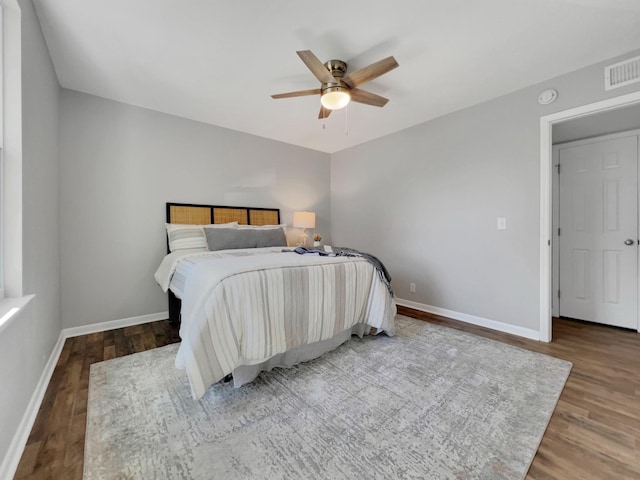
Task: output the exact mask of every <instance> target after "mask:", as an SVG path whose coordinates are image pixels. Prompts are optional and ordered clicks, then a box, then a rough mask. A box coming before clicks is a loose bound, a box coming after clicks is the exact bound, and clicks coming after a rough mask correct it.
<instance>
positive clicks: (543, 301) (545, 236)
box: [539, 91, 640, 342]
mask: <svg viewBox="0 0 640 480" xmlns="http://www.w3.org/2000/svg"><path fill="white" fill-rule="evenodd" d="M631 105H640V91H636V92H633V93H628V94H626V95H620V96H618V97H613V98H608V99H606V100H602V101H599V102H595V103H591V104H587V105H582V106H579V107H575V108H571V109H568V110H564V111H561V112H556V113H552V114H550V115H545V116H542V117H540V243H539V248H540V250H539V252H540V256H539V258H540V276H539V278H540V290H539V305H540V310H539V312H540V330H539V340H540V341H542V342H550V341H551V340H552V320H553V317H552V314H553V305H552V297H553V295H552V285H553V281H552V277H553V274H552V272H553V264H552V248H551V247H552V245H551V243H552V241H553V234H552V228H553V226H552V218H553V208H552V205H553V181H552V179H553V170H554V169H553V155H552V138H553V136H552V133H553V129H554V126H557V125H560V124H562V123H564V122H568V121H570V120H577V119H580V118H587V117H590V116H591V115H594V114H597V113H604V112H611V111H613V110H617V109H620V108H623V107H627V106H631ZM639 296H640V295H639ZM639 331H640V330H639Z"/></svg>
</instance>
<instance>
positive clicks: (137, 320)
mask: <svg viewBox="0 0 640 480" xmlns="http://www.w3.org/2000/svg"><path fill="white" fill-rule="evenodd" d="M168 318H169V312H158V313H149V314H147V315H140V316H139V317H129V318H121V319H120V320H110V321H108V322H101V323H92V324H90V325H83V326H81V327H71V328H65V329H64V330H62V333H63V334H64V336H65V338H71V337H78V336H80V335H88V334H90V333H98V332H106V331H107V330H114V329H116V328H124V327H131V326H133V325H141V324H143V323H149V322H157V321H158V320H166V319H168Z"/></svg>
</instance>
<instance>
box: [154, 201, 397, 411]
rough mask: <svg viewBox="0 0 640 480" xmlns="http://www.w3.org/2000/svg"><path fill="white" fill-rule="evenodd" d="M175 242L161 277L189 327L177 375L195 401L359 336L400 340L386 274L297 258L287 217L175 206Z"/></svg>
mask: <svg viewBox="0 0 640 480" xmlns="http://www.w3.org/2000/svg"><path fill="white" fill-rule="evenodd" d="M200 231H202V233H203V234H204V241H203V235H202V234H201V233H200ZM167 234H168V235H167V238H168V247H169V248H168V250H169V253H168V254H167V256H166V257H165V258H164V259H163V260H162V263H161V264H160V267H159V268H158V270H157V271H156V275H155V277H156V281H157V282H158V283H159V284H160V286H161V287H162V289H163V290H164V291H166V292H168V295H169V312H170V318H171V320H172V321H174V322H179V324H180V337H181V339H182V342H181V345H180V348H179V351H178V355H177V358H176V366H177V367H179V368H183V369H185V370H186V372H187V375H188V377H189V382H190V385H191V391H192V395H193V397H194V398H195V399H199V398H200V397H202V396H203V395H204V394H205V392H206V390H207V389H208V388H209V386H211V385H212V384H214V383H217V382H219V381H221V380H223V379H225V378H228V377H229V375H232V378H233V382H234V386H236V387H240V386H241V385H243V384H245V383H248V382H251V381H252V380H253V379H254V378H255V377H256V376H257V375H258V374H259V373H260V372H261V371H264V370H270V369H271V368H274V367H290V366H293V365H295V364H297V363H300V362H303V361H308V360H312V359H313V358H317V357H319V356H320V355H322V354H324V353H326V352H328V351H330V350H333V349H335V348H337V347H338V346H339V345H341V344H342V343H344V342H345V341H347V340H349V339H350V338H351V336H352V335H359V336H362V335H365V334H370V333H374V334H377V333H380V332H385V333H387V334H388V335H393V333H394V317H395V314H396V305H395V302H394V299H393V294H392V292H391V289H390V285H389V283H388V280H385V277H384V276H383V275H382V274H381V270H380V266H379V265H378V266H376V264H375V262H372V261H371V260H370V259H367V258H365V257H362V256H359V255H349V256H346V255H337V256H333V254H331V256H329V255H324V254H323V255H300V254H298V253H295V252H293V251H291V248H290V247H287V245H286V236H285V233H284V229H283V228H282V226H281V225H280V212H279V210H278V209H264V208H246V207H228V206H210V205H192V204H176V203H168V204H167ZM283 250H289V251H283ZM382 269H384V267H382Z"/></svg>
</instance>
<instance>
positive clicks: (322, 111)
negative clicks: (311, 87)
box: [318, 105, 333, 119]
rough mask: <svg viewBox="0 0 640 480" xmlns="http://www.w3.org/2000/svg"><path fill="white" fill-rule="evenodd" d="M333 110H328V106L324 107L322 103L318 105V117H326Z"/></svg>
mask: <svg viewBox="0 0 640 480" xmlns="http://www.w3.org/2000/svg"><path fill="white" fill-rule="evenodd" d="M332 111H333V110H329V109H328V108H324V107H323V106H322V105H321V106H320V113H319V114H318V119H323V118H327V117H328V116H329V115H331V112H332Z"/></svg>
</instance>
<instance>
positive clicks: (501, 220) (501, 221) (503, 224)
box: [497, 217, 507, 230]
mask: <svg viewBox="0 0 640 480" xmlns="http://www.w3.org/2000/svg"><path fill="white" fill-rule="evenodd" d="M497 226H498V230H506V229H507V219H506V217H498V222H497Z"/></svg>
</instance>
